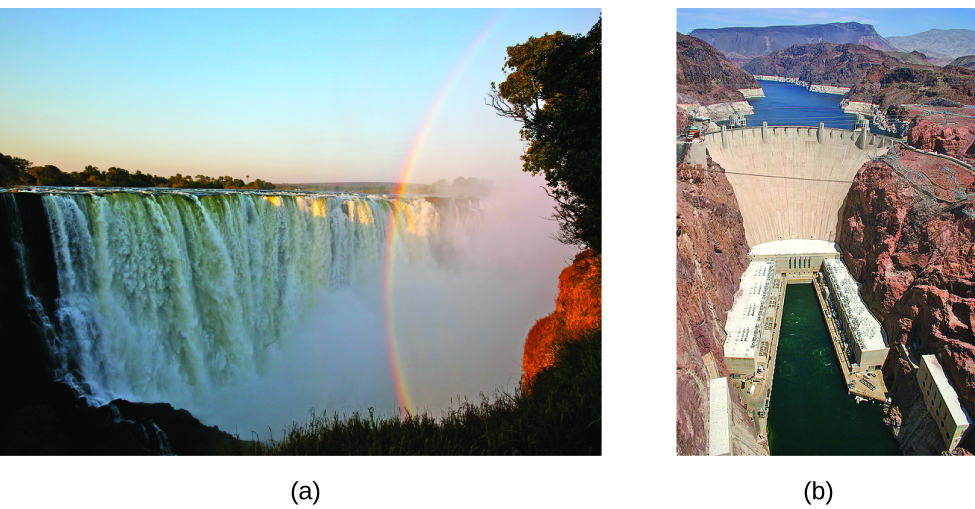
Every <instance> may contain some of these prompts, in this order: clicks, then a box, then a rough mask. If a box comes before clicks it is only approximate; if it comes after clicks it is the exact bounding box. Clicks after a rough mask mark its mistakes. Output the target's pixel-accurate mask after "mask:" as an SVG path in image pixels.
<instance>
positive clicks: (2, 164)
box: [0, 154, 34, 187]
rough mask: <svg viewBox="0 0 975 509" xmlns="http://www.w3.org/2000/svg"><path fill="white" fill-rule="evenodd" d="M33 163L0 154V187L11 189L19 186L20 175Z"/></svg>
mask: <svg viewBox="0 0 975 509" xmlns="http://www.w3.org/2000/svg"><path fill="white" fill-rule="evenodd" d="M33 165H34V163H32V162H30V161H28V160H26V159H21V158H19V157H12V156H5V155H3V154H0V187H13V186H15V185H17V184H20V183H21V182H20V179H21V175H23V174H25V173H26V172H27V168H30V167H31V166H33Z"/></svg>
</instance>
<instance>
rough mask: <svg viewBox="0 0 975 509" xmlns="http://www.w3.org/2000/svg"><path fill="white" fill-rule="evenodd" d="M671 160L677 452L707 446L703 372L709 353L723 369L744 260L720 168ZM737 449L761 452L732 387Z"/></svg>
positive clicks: (734, 205) (734, 206) (737, 220)
mask: <svg viewBox="0 0 975 509" xmlns="http://www.w3.org/2000/svg"><path fill="white" fill-rule="evenodd" d="M708 164H709V166H708V168H707V169H706V170H705V168H704V167H702V166H692V165H688V164H680V165H678V166H677V373H676V375H677V454H679V455H706V454H707V450H708V421H709V409H708V406H709V401H708V379H709V376H708V373H707V368H706V367H705V360H704V357H705V356H706V355H707V354H711V356H712V357H713V359H714V360H715V363H716V368H717V371H718V376H728V370H727V368H726V367H725V366H724V356H723V353H722V344H723V343H724V338H725V333H724V324H725V322H726V320H727V316H728V310H729V309H730V308H731V305H732V304H733V303H734V297H735V292H737V290H738V284H739V282H740V280H741V275H742V273H744V271H745V268H746V267H747V266H748V261H747V259H746V255H747V254H748V245H747V243H746V242H745V229H744V226H743V223H742V216H741V212H739V209H738V202H737V200H736V199H735V194H734V191H733V190H732V188H731V184H730V183H729V182H728V179H727V177H726V176H725V174H724V170H723V169H722V168H721V167H720V166H718V165H717V164H715V163H714V162H712V161H710V160H709V161H708ZM732 406H733V408H732V421H733V449H734V454H736V455H759V454H761V455H767V454H768V447H767V445H764V444H759V443H758V439H757V437H756V436H755V431H754V425H753V424H752V423H751V421H750V419H749V417H748V416H747V414H746V412H745V410H744V407H743V406H742V404H741V402H740V400H739V399H738V396H737V393H735V392H734V391H732Z"/></svg>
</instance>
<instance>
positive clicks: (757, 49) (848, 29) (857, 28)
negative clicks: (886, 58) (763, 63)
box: [689, 22, 896, 61]
mask: <svg viewBox="0 0 975 509" xmlns="http://www.w3.org/2000/svg"><path fill="white" fill-rule="evenodd" d="M689 35H691V36H692V37H697V38H698V39H701V40H703V41H704V42H706V43H708V44H710V45H711V46H714V47H715V48H717V49H718V50H719V51H721V52H722V53H724V54H725V55H726V56H727V57H729V58H731V59H732V60H737V61H742V60H748V59H751V58H754V57H760V56H764V55H768V54H769V53H772V52H774V51H778V50H780V49H783V48H788V47H789V46H793V45H796V44H814V43H820V42H832V43H835V44H847V43H852V44H861V45H863V46H867V47H870V48H874V49H879V50H885V51H895V50H896V48H894V46H892V45H891V44H890V43H889V42H887V40H885V39H884V38H883V37H881V36H880V34H878V33H877V31H876V30H874V28H873V25H865V24H861V23H852V22H851V23H827V24H823V25H792V26H771V27H729V28H704V29H701V28H699V29H696V30H693V31H691V33H690V34H689Z"/></svg>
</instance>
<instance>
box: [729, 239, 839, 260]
mask: <svg viewBox="0 0 975 509" xmlns="http://www.w3.org/2000/svg"><path fill="white" fill-rule="evenodd" d="M839 252H840V248H839V246H837V245H836V243H835V242H829V241H826V240H811V239H789V240H773V241H772V242H765V243H764V244H759V245H757V246H755V247H753V248H752V250H751V251H750V252H749V253H748V254H749V255H752V256H769V255H791V254H821V253H830V254H832V253H839Z"/></svg>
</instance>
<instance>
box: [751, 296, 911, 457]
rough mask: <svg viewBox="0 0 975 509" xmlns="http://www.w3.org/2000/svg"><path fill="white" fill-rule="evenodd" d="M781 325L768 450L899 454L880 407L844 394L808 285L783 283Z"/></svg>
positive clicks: (777, 453) (785, 453)
mask: <svg viewBox="0 0 975 509" xmlns="http://www.w3.org/2000/svg"><path fill="white" fill-rule="evenodd" d="M781 327H782V329H781V333H780V335H779V346H778V350H777V354H776V355H777V359H776V361H775V379H774V381H773V385H772V400H771V402H770V403H769V422H768V428H769V449H770V452H771V453H772V455H773V456H788V455H823V456H825V455H860V456H867V455H897V454H900V451H899V449H898V447H897V441H896V440H895V439H894V437H893V435H891V433H890V431H889V430H888V429H887V428H886V426H884V423H883V410H882V409H881V407H880V406H879V405H878V404H876V403H872V402H863V403H856V402H855V401H854V399H853V396H851V395H849V394H848V393H847V390H846V387H845V386H844V383H843V374H842V373H841V372H840V367H839V363H838V361H837V359H836V354H835V353H834V350H833V346H832V343H831V340H830V337H829V331H828V330H827V328H826V323H825V322H824V320H823V316H822V311H821V310H820V307H819V301H818V299H817V298H816V293H815V290H814V289H813V286H812V285H811V284H790V285H788V287H787V288H786V299H785V306H784V308H783V311H782V325H781Z"/></svg>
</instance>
